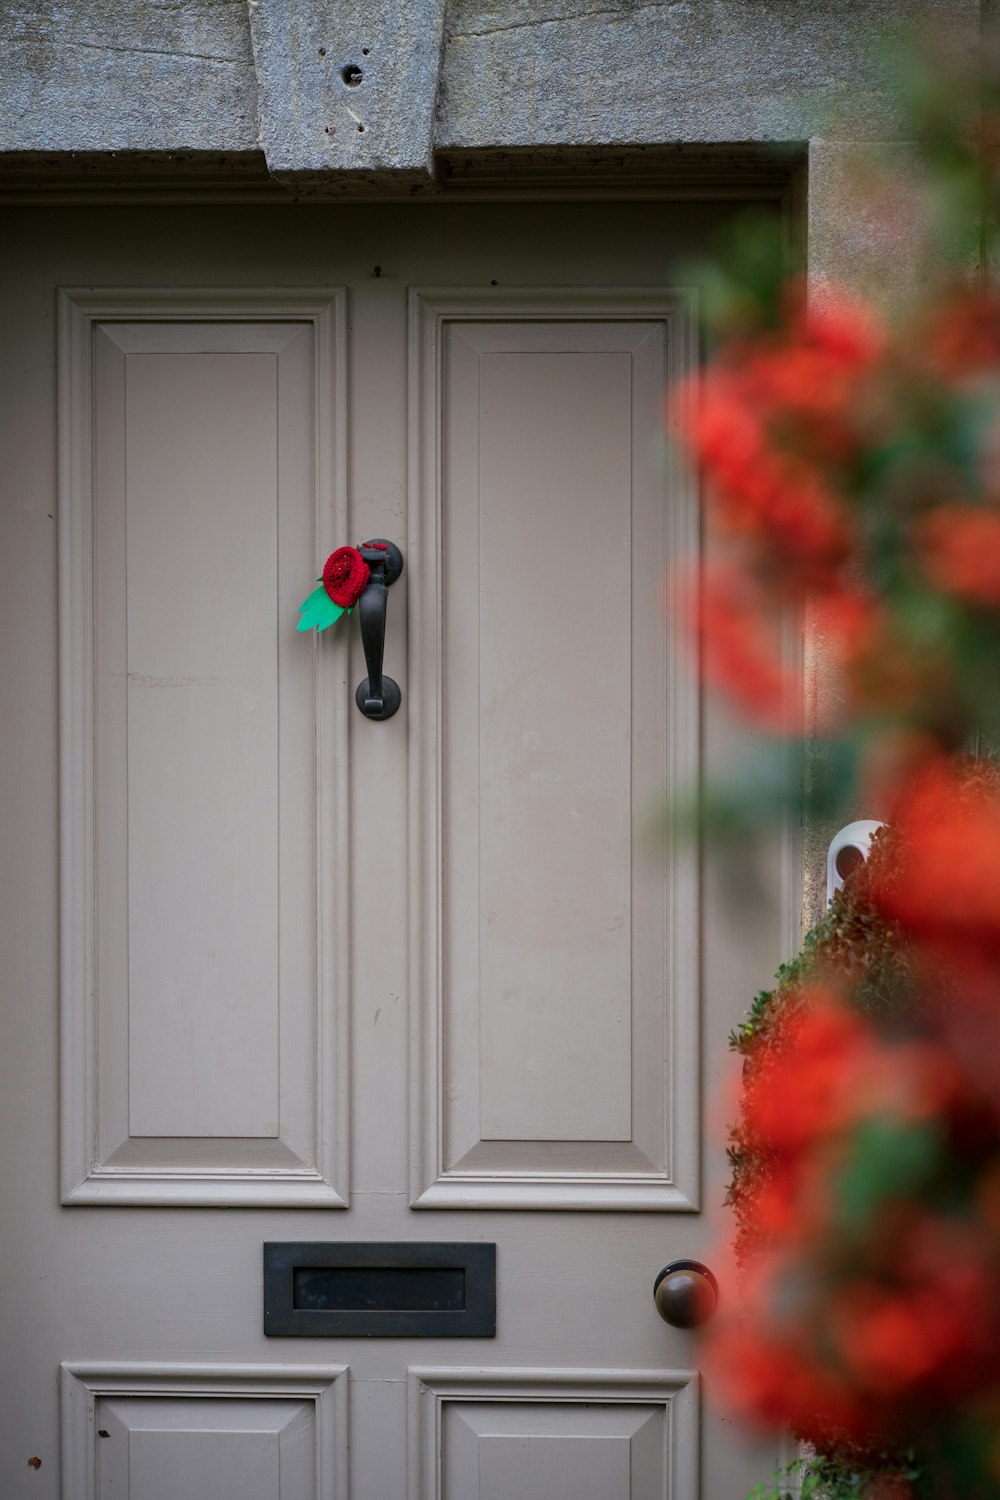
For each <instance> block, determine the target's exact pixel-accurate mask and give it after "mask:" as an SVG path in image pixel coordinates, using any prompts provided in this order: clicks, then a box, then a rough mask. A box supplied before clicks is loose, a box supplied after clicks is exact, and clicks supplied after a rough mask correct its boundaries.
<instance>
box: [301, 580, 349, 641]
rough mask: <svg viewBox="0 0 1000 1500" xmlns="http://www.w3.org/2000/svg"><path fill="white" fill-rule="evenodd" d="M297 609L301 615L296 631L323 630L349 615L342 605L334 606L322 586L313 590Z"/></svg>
mask: <svg viewBox="0 0 1000 1500" xmlns="http://www.w3.org/2000/svg"><path fill="white" fill-rule="evenodd" d="M299 609H300V611H301V615H300V618H299V623H298V625H297V626H296V627H295V628H296V630H312V629H313V627H314V626H315V628H316V629H317V630H325V629H326V627H327V626H328V625H332V624H333V623H334V621H335V620H339V619H340V617H341V615H342V614H345V613H349V611H345V610H344V608H343V606H342V605H340V604H334V602H333V600H332V599H331V598H330V595H329V594H328V593H327V591H326V589H325V588H323V586H322V584H321V585H320V587H319V588H318V589H313V591H312V593H311V594H310V595H309V598H308V599H305V600H303V602H302V603H301V604H300V605H299Z"/></svg>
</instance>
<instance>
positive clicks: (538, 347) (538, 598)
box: [411, 292, 699, 1209]
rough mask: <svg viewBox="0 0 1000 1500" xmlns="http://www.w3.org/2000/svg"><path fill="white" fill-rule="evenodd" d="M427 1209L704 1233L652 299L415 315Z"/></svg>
mask: <svg viewBox="0 0 1000 1500" xmlns="http://www.w3.org/2000/svg"><path fill="white" fill-rule="evenodd" d="M411 341H412V346H413V347H412V366H411V370H412V376H413V379H412V382H411V389H412V397H413V428H412V435H413V441H414V449H415V453H416V458H417V466H416V468H415V471H414V473H413V476H412V481H413V487H414V510H413V513H412V515H411V535H414V534H416V535H417V536H419V538H420V542H419V545H418V547H417V548H415V549H414V550H415V552H416V553H417V559H416V565H417V567H418V568H420V569H421V570H422V571H421V576H420V580H419V593H418V594H417V598H418V600H419V601H420V602H419V604H418V614H417V619H416V620H415V641H414V645H413V650H412V652H411V670H412V676H413V680H414V687H415V691H416V692H419V694H420V700H419V714H420V715H421V718H420V722H419V729H418V733H417V735H416V736H415V738H414V739H413V740H412V742H411V743H412V746H413V753H414V757H415V759H416V760H417V762H418V765H417V769H416V772H415V775H416V778H417V779H416V785H415V787H414V792H413V798H412V802H413V806H414V809H415V812H416V818H415V827H414V833H413V846H414V849H415V850H416V854H417V860H418V864H417V866H415V868H414V869H413V871H412V879H411V885H412V889H413V890H414V891H415V892H420V893H421V894H422V897H423V911H422V915H423V920H422V922H421V923H420V924H419V925H418V928H417V932H416V942H417V943H418V944H419V952H417V953H415V956H414V966H413V973H414V994H415V996H419V1014H420V1016H421V1018H422V1026H423V1029H422V1032H421V1034H420V1036H419V1038H418V1040H417V1043H416V1051H415V1059H414V1068H413V1073H414V1078H415V1083H416V1085H417V1097H418V1098H419V1100H420V1109H421V1114H420V1118H419V1119H416V1120H415V1122H414V1129H415V1130H416V1131H417V1133H418V1135H419V1139H420V1143H421V1147H422V1152H421V1154H420V1162H419V1171H418V1173H417V1174H416V1175H415V1179H414V1183H413V1190H414V1191H413V1198H414V1203H415V1206H418V1207H445V1206H463V1205H464V1206H480V1207H508V1208H532V1207H534V1208H597V1209H607V1208H611V1207H617V1208H642V1209H691V1208H694V1207H696V1206H697V1141H696V1136H697V1091H696V1086H695V1080H696V1079H697V1076H698V1058H697V1038H698V1018H697V1017H698V1005H699V988H698V960H697V936H696V933H697V918H696V911H697V890H696V872H695V868H694V862H693V859H692V858H691V856H690V854H689V853H685V851H683V850H682V849H677V850H676V851H674V852H673V857H664V853H663V850H662V848H657V847H656V843H655V840H654V839H653V838H652V837H651V836H650V834H651V824H652V820H653V818H654V816H655V811H656V808H657V807H658V806H659V805H660V804H661V800H662V796H663V789H664V787H665V786H666V787H669V786H671V785H678V786H681V785H685V784H687V783H689V782H690V781H691V780H692V779H693V777H694V775H695V774H696V762H697V754H698V729H697V707H696V702H695V698H694V691H693V688H692V687H691V685H690V677H689V676H685V675H684V674H682V673H681V671H680V670H679V662H678V660H677V649H678V648H677V644H676V642H675V640H674V638H673V634H672V632H671V631H670V629H669V628H668V623H667V614H666V611H665V610H664V607H663V581H664V578H665V576H666V572H667V568H668V565H669V563H670V561H671V559H673V558H676V557H678V556H682V555H688V554H690V552H691V551H693V550H694V548H695V546H696V543H697V522H696V508H695V502H694V498H693V493H692V490H691V487H690V485H689V484H688V483H687V482H686V476H685V475H684V474H683V473H682V472H681V471H680V470H679V468H678V467H677V466H676V461H675V460H673V459H671V457H670V456H669V455H665V454H664V453H663V451H662V445H659V444H657V437H658V433H659V431H660V426H661V420H662V400H663V390H664V386H665V384H666V382H667V380H668V378H669V377H670V376H671V375H676V374H678V373H680V372H682V371H683V370H684V369H686V368H687V366H688V364H689V362H690V360H691V356H692V348H693V338H692V328H691V322H690V318H689V314H688V308H687V306H686V302H685V299H684V298H683V297H681V296H670V295H669V294H665V293H663V292H658V293H655V294H653V293H650V294H643V293H631V294H615V293H608V292H600V293H594V294H592V295H590V296H587V295H586V294H581V293H573V294H560V293H558V292H545V293H542V292H539V293H523V292H522V293H518V294H516V296H514V295H511V296H508V297H506V298H504V297H503V296H501V295H499V294H498V295H497V296H495V297H490V296H488V295H487V296H484V297H482V298H481V299H479V300H477V299H473V298H470V297H469V296H468V295H467V294H465V295H463V294H446V293H433V292H432V293H427V294H422V293H416V294H414V295H413V298H412V303H411Z"/></svg>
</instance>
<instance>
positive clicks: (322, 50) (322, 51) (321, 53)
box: [319, 47, 326, 57]
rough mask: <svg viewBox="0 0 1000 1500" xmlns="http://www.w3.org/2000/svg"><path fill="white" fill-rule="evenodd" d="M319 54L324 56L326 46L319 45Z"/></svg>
mask: <svg viewBox="0 0 1000 1500" xmlns="http://www.w3.org/2000/svg"><path fill="white" fill-rule="evenodd" d="M319 55H320V57H325V56H326V48H325V47H321V48H320V49H319Z"/></svg>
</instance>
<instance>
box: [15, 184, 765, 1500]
mask: <svg viewBox="0 0 1000 1500" xmlns="http://www.w3.org/2000/svg"><path fill="white" fill-rule="evenodd" d="M728 211H729V210H728V209H727V208H725V207H723V206H720V205H713V204H712V203H710V202H706V201H697V202H695V201H692V202H685V203H675V204H669V203H666V204H653V203H648V204H627V203H621V202H616V203H609V204H604V205H601V204H582V203H568V202H567V203H562V204H551V205H498V204H492V205H485V204H484V205H479V204H471V203H470V204H461V205H440V204H438V205H427V206H416V205H406V206H398V207H375V206H356V207H346V206H345V207H331V208H318V207H317V208H310V207H302V206H296V207H293V206H291V205H288V206H284V205H282V206H275V207H250V206H245V207H228V208H225V207H197V208H196V207H192V208H186V209H183V210H180V209H176V208H174V209H169V208H152V207H150V208H132V209H128V208H116V207H107V208H103V209H100V210H82V209H71V208H66V209H49V210H44V211H29V210H25V211H23V212H17V213H13V214H11V216H10V218H9V220H8V225H7V230H6V250H7V275H6V280H5V287H4V291H5V300H6V308H5V311H4V323H3V326H4V346H5V353H4V374H3V381H4V384H3V407H2V421H3V429H4V439H3V452H4V484H5V487H6V493H5V496H4V505H3V527H4V542H3V549H2V556H3V562H4V575H5V582H4V587H3V591H2V593H0V608H2V610H3V631H4V640H5V643H6V646H7V652H6V653H5V654H6V656H7V659H8V663H9V666H8V671H9V680H8V685H7V687H6V689H5V693H4V703H5V709H6V712H5V719H6V725H5V736H4V738H5V748H4V759H3V766H4V772H5V780H6V785H7V788H8V795H7V797H6V799H5V803H6V819H7V831H6V836H5V840H4V853H3V859H4V862H5V870H4V886H3V889H4V900H3V902H2V907H0V913H2V917H0V919H2V922H3V924H4V929H5V937H4V945H3V950H4V953H5V967H6V974H5V986H4V992H5V997H6V1003H7V1013H6V1018H5V1021H4V1037H5V1045H4V1049H3V1068H4V1075H5V1077H4V1086H3V1110H4V1126H3V1134H2V1137H0V1139H2V1142H3V1151H2V1155H3V1162H4V1169H5V1185H4V1193H5V1196H4V1202H5V1204H6V1206H7V1212H6V1225H5V1238H6V1252H5V1259H4V1265H5V1271H4V1284H3V1303H4V1308H5V1314H4V1315H5V1318H6V1320H7V1333H6V1342H5V1349H6V1355H7V1357H6V1360H5V1362H4V1363H5V1369H6V1372H7V1376H8V1389H7V1390H6V1392H5V1394H4V1396H3V1400H2V1402H0V1412H2V1421H3V1423H4V1428H5V1431H4V1440H3V1443H2V1444H0V1470H2V1476H0V1492H2V1494H3V1495H4V1496H5V1497H9V1500H18V1497H22V1496H30V1497H32V1500H41V1497H45V1500H55V1497H57V1496H64V1497H66V1500H112V1497H114V1500H124V1497H127V1500H188V1497H192V1500H193V1497H205V1500H307V1497H308V1500H347V1497H348V1496H351V1497H352V1500H432V1497H434V1500H436V1497H440V1500H513V1497H517V1500H625V1497H630V1500H668V1497H669V1500H695V1497H701V1500H736V1497H738V1496H740V1495H741V1494H743V1493H744V1490H745V1488H748V1487H749V1486H750V1485H751V1484H752V1483H753V1482H754V1481H755V1480H757V1479H759V1478H761V1477H763V1476H764V1475H765V1474H766V1473H768V1472H769V1469H770V1467H771V1464H772V1462H773V1456H772V1455H771V1454H769V1453H762V1452H759V1451H758V1452H750V1451H747V1450H745V1449H744V1448H743V1447H742V1446H741V1445H740V1443H739V1441H738V1440H737V1439H736V1437H735V1436H734V1435H733V1433H732V1431H731V1429H730V1427H729V1426H728V1424H727V1423H726V1422H725V1421H724V1420H723V1419H722V1418H720V1417H719V1416H718V1415H717V1414H716V1413H715V1412H714V1411H713V1409H712V1406H711V1400H710V1395H711V1393H710V1392H705V1391H703V1390H701V1389H700V1388H699V1381H698V1375H697V1352H696V1347H695V1344H694V1341H693V1338H692V1335H691V1334H689V1333H685V1332H682V1331H678V1330H676V1329H673V1328H670V1327H668V1326H667V1325H666V1324H665V1323H663V1322H662V1321H661V1320H660V1319H659V1317H658V1316H657V1313H656V1310H655V1308H654V1304H653V1297H652V1292H653V1283H654V1279H655V1277H656V1274H657V1272H658V1271H659V1270H660V1268H661V1267H662V1266H663V1265H665V1264H666V1263H667V1262H668V1261H671V1260H674V1259H677V1258H680V1257H695V1258H698V1259H702V1260H705V1259H709V1258H710V1257H711V1254H712V1251H711V1245H712V1242H713V1236H714V1232H715V1225H714V1219H713V1214H714V1211H715V1210H716V1208H717V1205H718V1203H719V1201H720V1198H721V1195H722V1180H723V1177H724V1163H723V1161H722V1147H721V1144H720V1142H719V1140H718V1139H717V1138H716V1137H714V1136H713V1135H712V1134H711V1133H706V1126H705V1120H706V1118H707V1113H708V1107H709V1101H710V1100H711V1098H712V1097H713V1090H714V1086H715V1084H716V1082H717V1080H718V1079H719V1078H720V1076H721V1071H722V1069H723V1065H724V1056H725V1041H726V1035H727V1033H728V1031H729V1029H730V1028H731V1026H732V1025H733V1024H734V1022H735V1021H736V1020H737V1019H738V1017H739V1015H740V1013H741V1011H742V1009H743V1007H744V1005H745V1003H746V1001H747V998H748V997H749V996H750V995H751V994H752V993H753V991H754V989H755V988H756V987H757V986H758V985H759V984H760V983H761V982H763V981H764V980H766V978H767V977H768V975H769V974H770V972H771V971H772V970H773V968H774V966H775V964H776V962H777V961H778V960H779V959H780V957H781V956H782V951H783V948H784V947H785V946H786V945H787V943H788V941H789V931H790V928H789V920H790V919H789V913H791V911H792V909H793V904H794V903H793V895H794V893H793V891H792V889H791V882H790V881H789V880H788V879H787V878H786V879H785V882H784V887H781V886H780V880H778V882H777V885H776V889H778V888H781V889H783V891H784V894H783V895H782V896H780V897H779V898H775V899H774V900H773V901H772V902H771V904H770V905H769V906H768V907H767V908H766V910H765V911H764V913H763V915H762V914H761V913H760V912H758V913H757V916H756V918H755V922H754V924H753V930H752V931H748V930H746V929H742V930H741V929H740V928H739V927H738V925H737V924H736V923H735V921H734V918H733V916H732V913H730V912H726V911H724V910H723V909H722V907H721V906H717V905H716V902H715V897H713V896H711V895H703V894H702V893H703V891H708V892H710V891H711V890H712V888H713V887H712V884H711V880H710V879H704V880H703V879H702V875H701V874H700V872H699V869H698V865H697V861H696V860H695V858H694V856H693V854H692V852H691V851H690V850H688V849H685V848H683V847H676V848H670V847H666V846H664V844H663V843H662V842H659V841H658V840H657V838H656V837H655V836H654V833H653V831H652V830H653V825H654V824H655V821H656V814H657V808H658V804H659V802H660V800H661V798H662V795H663V793H664V791H665V790H667V789H669V788H676V787H686V786H689V785H690V784H691V783H692V782H693V780H694V778H695V777H696V776H697V775H698V773H699V768H700V767H701V765H702V764H703V762H704V760H705V758H706V756H707V757H708V758H709V759H711V758H713V757H721V756H722V755H724V754H728V752H729V748H730V746H729V743H728V742H729V739H730V737H731V736H730V734H729V732H728V731H724V730H723V728H721V727H720V726H718V725H716V724H715V723H714V721H707V728H706V731H705V734H704V736H703V735H702V734H701V730H700V724H701V722H702V714H701V707H700V705H699V702H698V696H697V690H696V687H695V685H694V683H693V681H692V679H691V676H690V674H689V673H688V671H687V669H686V665H685V662H684V653H683V649H682V647H681V645H680V643H679V642H678V641H677V639H676V638H675V634H674V632H673V630H672V629H671V627H670V625H669V624H668V622H667V617H666V614H665V611H664V606H663V580H664V576H665V572H666V569H667V567H668V565H669V563H670V560H671V559H672V558H673V557H675V556H678V555H681V556H688V555H690V554H693V553H694V551H695V550H696V549H697V546H698V542H699V526H698V518H697V506H696V497H695V495H694V493H693V490H692V487H691V484H690V482H689V478H688V476H687V475H685V473H684V472H683V470H682V469H681V467H680V466H679V465H678V461H677V458H676V456H675V455H673V454H672V453H671V451H670V448H669V445H667V444H665V442H664V435H663V430H662V420H661V414H662V405H663V392H664V388H665V386H666V383H667V381H668V379H669V378H671V377H672V376H675V375H678V374H682V373H683V372H684V371H686V370H688V369H690V368H691V365H692V361H693V359H694V352H695V344H696V334H695V324H694V296H695V292H694V290H693V289H692V288H690V287H688V286H686V285H683V284H678V276H679V273H678V271H677V269H676V268H677V267H678V266H679V265H681V264H683V263H685V262H686V261H687V259H688V258H689V257H690V256H691V254H692V253H693V252H696V251H698V250H700V249H701V248H702V247H703V246H704V245H705V243H707V241H708V237H709V236H710V234H711V233H713V232H714V230H715V228H716V227H717V225H718V223H719V220H720V218H722V217H723V216H724V214H725V213H726V212H728ZM367 537H385V538H388V539H390V540H392V541H394V542H397V543H398V544H399V545H400V547H401V548H402V550H403V553H404V556H405V569H404V572H403V575H402V577H401V579H400V580H399V582H398V583H397V584H395V585H394V586H393V587H392V589H391V590H390V591H389V599H388V630H387V636H386V656H385V668H386V671H387V672H389V673H390V674H391V675H392V676H393V677H394V678H396V680H397V681H398V682H399V684H400V686H401V688H402V694H403V704H402V709H401V711H400V712H399V713H398V714H397V715H396V716H395V717H394V718H392V719H390V720H387V721H385V722H372V721H369V720H367V719H365V718H363V717H362V715H361V714H360V713H359V712H358V710H357V708H356V706H355V701H354V698H355V687H356V685H357V683H358V682H359V681H360V679H361V678H362V677H363V676H364V665H363V661H362V656H361V651H360V645H359V641H358V632H357V619H356V617H354V618H352V619H350V620H348V621H341V622H340V623H339V624H338V625H336V626H334V627H332V628H331V629H330V630H329V631H327V632H326V633H325V634H324V636H323V637H322V639H320V640H319V641H317V640H316V639H315V638H314V637H310V636H306V635H303V634H299V633H297V632H296V629H295V625H296V618H297V606H298V605H299V604H300V602H301V601H302V600H303V599H304V598H305V596H306V594H307V593H308V592H309V591H310V590H311V588H312V587H313V583H314V580H315V578H316V575H317V572H318V570H319V567H320V566H321V564H322V562H323V559H324V558H325V557H326V555H327V554H328V553H329V552H330V551H331V550H332V549H333V548H334V547H335V546H337V545H339V544H341V543H344V542H354V543H356V542H358V541H360V540H362V539H364V538H367ZM785 853H786V856H787V850H786V851H785ZM779 866H781V857H780V851H778V852H777V853H776V854H775V867H776V870H778V874H779V875H780V870H779V869H778V867H779ZM784 868H785V869H786V871H787V869H789V868H790V863H789V861H788V859H787V857H786V858H785V866H784ZM60 1017H61V1020H60ZM60 1038H61V1040H60ZM60 1057H61V1063H60V1064H59V1065H57V1059H59V1058H60ZM345 1241H346V1242H356V1243H363V1244H366V1245H376V1246H377V1244H378V1243H379V1242H392V1243H393V1244H395V1245H396V1246H397V1247H402V1248H403V1249H404V1250H405V1247H406V1246H408V1245H410V1244H413V1243H418V1242H419V1243H425V1242H432V1243H436V1244H440V1243H446V1244H457V1245H462V1244H466V1243H476V1244H479V1243H485V1244H487V1245H495V1246H496V1336H495V1337H492V1338H491V1337H484V1336H481V1335H474V1336H472V1337H441V1336H436V1335H434V1334H433V1332H432V1333H431V1336H424V1337H417V1336H416V1335H415V1334H411V1335H402V1336H398V1335H397V1336H393V1337H366V1336H364V1335H362V1334H360V1333H355V1334H346V1335H343V1336H330V1335H329V1334H327V1335H323V1336H303V1337H293V1336H289V1335H287V1334H278V1335H276V1336H271V1337H268V1336H266V1335H265V1333H264V1331H263V1324H262V1317H263V1302H264V1290H263V1280H262V1277H263V1271H262V1257H263V1246H264V1244H265V1243H278V1244H301V1243H302V1242H318V1243H320V1244H322V1243H328V1242H338V1243H340V1242H345ZM317 1254H318V1255H319V1257H320V1259H321V1258H322V1252H317ZM359 1254H361V1253H360V1252H359ZM378 1254H379V1253H378V1251H377V1249H375V1250H371V1251H367V1252H364V1253H363V1254H361V1258H362V1259H364V1255H367V1256H368V1259H369V1263H370V1264H374V1265H375V1266H376V1267H377V1266H378V1265H379V1259H378ZM385 1254H386V1252H383V1258H384V1257H385ZM299 1255H300V1258H301V1251H300V1252H299ZM453 1255H454V1256H456V1257H458V1260H457V1261H456V1265H458V1272H457V1273H456V1274H458V1275H459V1282H458V1283H457V1286H458V1290H457V1291H455V1290H454V1285H455V1284H454V1283H453V1282H451V1283H449V1285H450V1286H452V1292H449V1293H448V1295H452V1293H454V1298H455V1299H457V1300H453V1301H452V1302H451V1303H449V1304H447V1305H449V1306H451V1307H453V1308H455V1309H458V1310H459V1311H461V1308H462V1300H463V1292H462V1285H461V1266H460V1264H459V1262H460V1260H461V1252H460V1251H457V1250H456V1251H455V1252H453ZM445 1259H447V1256H446V1257H445ZM292 1260H293V1261H294V1254H293V1255H292ZM298 1274H299V1273H298V1272H296V1273H295V1275H296V1276H297V1275H298ZM449 1274H451V1273H449ZM407 1275H408V1273H406V1272H405V1271H404V1273H403V1274H402V1275H401V1276H397V1277H396V1279H395V1281H393V1279H392V1278H391V1277H390V1278H388V1283H387V1284H388V1285H389V1287H390V1290H389V1292H388V1293H386V1292H385V1290H384V1286H383V1291H382V1293H380V1295H385V1296H387V1297H388V1299H389V1300H388V1302H387V1303H385V1306H387V1307H393V1306H398V1307H400V1308H402V1309H403V1310H404V1311H406V1310H407V1308H409V1310H410V1311H412V1310H413V1308H414V1306H416V1307H417V1308H420V1307H424V1308H433V1307H434V1306H435V1303H434V1297H435V1296H436V1293H435V1292H433V1290H432V1292H431V1293H427V1292H426V1291H424V1292H419V1291H417V1292H414V1291H413V1290H412V1288H413V1287H414V1286H415V1285H416V1283H415V1282H413V1281H412V1280H408V1279H407ZM293 1279H294V1278H293ZM446 1279H447V1278H446ZM307 1281H308V1278H307V1279H306V1281H301V1280H299V1281H295V1284H294V1287H293V1286H292V1282H291V1281H290V1282H289V1283H288V1288H286V1291H287V1295H288V1297H289V1298H290V1299H291V1305H293V1306H294V1307H295V1308H296V1309H299V1310H303V1309H305V1310H308V1308H309V1306H310V1303H309V1294H308V1287H307ZM361 1281H362V1292H361V1293H360V1294H359V1293H357V1292H355V1293H353V1294H351V1295H355V1296H357V1295H361V1296H362V1298H363V1297H364V1295H367V1294H366V1293H365V1292H364V1287H365V1286H368V1287H369V1290H370V1288H371V1283H370V1282H364V1277H363V1276H362V1278H361ZM435 1285H436V1283H435ZM393 1287H395V1291H393V1290H392V1288H393ZM289 1288H290V1290H289ZM303 1288H306V1290H303ZM407 1288H410V1290H409V1291H408V1290H407ZM723 1292H724V1294H725V1292H726V1288H723ZM300 1294H301V1296H300ZM322 1295H323V1296H325V1295H326V1293H323V1294H322ZM428 1296H430V1298H431V1300H430V1301H429V1302H428V1301H426V1300H425V1301H423V1302H421V1300H420V1299H421V1297H424V1298H426V1297H428ZM393 1297H395V1298H396V1299H397V1300H396V1302H393V1300H392V1299H393ZM297 1299H298V1300H297ZM303 1299H304V1300H303ZM320 1300H322V1297H321V1299H320ZM379 1305H381V1304H379ZM432 1326H433V1325H432ZM425 1332H426V1330H425Z"/></svg>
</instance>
